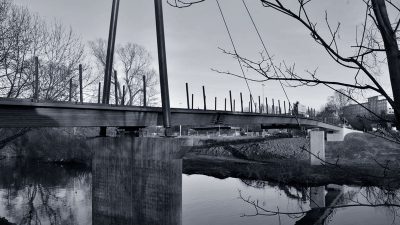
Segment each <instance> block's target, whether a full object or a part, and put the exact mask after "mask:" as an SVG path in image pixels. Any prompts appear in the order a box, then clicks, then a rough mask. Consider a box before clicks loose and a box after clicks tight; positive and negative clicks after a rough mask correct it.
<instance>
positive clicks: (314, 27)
mask: <svg viewBox="0 0 400 225" xmlns="http://www.w3.org/2000/svg"><path fill="white" fill-rule="evenodd" d="M204 1H205V0H197V1H196V0H192V1H183V0H167V2H168V3H169V4H170V5H172V6H175V7H179V8H183V7H188V6H191V5H193V4H196V3H200V2H204ZM260 2H261V3H262V5H263V6H264V7H266V8H269V9H272V10H275V11H277V12H279V13H282V14H284V15H286V16H288V17H290V18H292V19H294V20H295V21H298V22H299V24H300V25H301V26H302V27H304V28H305V29H306V30H307V31H309V32H310V34H311V35H310V36H311V38H312V39H313V40H314V41H315V42H316V44H318V45H320V46H321V47H322V48H323V49H325V51H326V53H327V54H328V56H330V57H331V58H332V59H333V60H334V61H336V62H337V63H338V64H339V65H341V66H344V67H346V68H349V69H353V70H354V74H355V75H354V83H346V82H342V81H338V80H324V79H320V78H319V77H317V71H316V70H314V71H308V72H307V73H306V74H299V73H297V72H296V70H295V67H294V65H288V64H286V63H285V62H283V63H276V62H274V60H273V59H272V58H271V55H270V54H268V51H265V52H264V54H266V56H265V55H264V54H261V59H259V60H251V59H248V58H245V57H243V56H241V55H240V54H238V53H237V52H236V51H235V52H233V53H232V52H226V51H224V52H225V53H227V54H229V55H231V56H233V57H235V58H237V59H239V61H240V63H241V64H242V65H244V66H245V67H247V68H249V69H250V70H252V71H254V72H256V73H258V74H261V75H262V76H263V77H264V79H259V80H258V79H257V80H253V81H258V82H264V81H267V80H278V81H283V82H290V84H292V85H293V86H299V85H307V86H314V85H319V84H323V85H326V86H328V87H329V88H331V89H334V90H337V87H339V88H340V87H342V88H343V87H344V88H353V89H358V90H371V91H374V92H377V93H378V94H380V95H382V96H384V97H385V98H386V99H387V101H388V102H389V104H390V105H391V106H392V107H393V109H394V111H395V118H396V125H397V127H398V128H399V129H400V60H399V58H400V50H399V38H398V36H397V35H398V33H399V32H400V17H399V14H400V6H399V5H398V2H393V1H391V0H361V2H362V3H363V4H364V8H360V14H361V13H362V15H364V22H363V24H362V25H361V26H360V27H358V28H356V29H357V36H356V37H355V40H356V42H355V44H353V45H351V46H349V47H350V50H351V49H352V52H353V53H354V54H351V55H345V52H349V51H344V50H343V49H340V47H341V46H342V45H341V44H339V30H340V27H341V23H340V22H338V23H337V24H336V25H334V26H333V25H332V24H331V22H330V21H329V19H328V12H327V11H325V21H324V22H325V27H326V29H327V31H328V32H327V33H328V35H327V36H326V35H324V32H322V31H321V26H320V25H319V23H317V22H315V21H312V19H311V16H310V10H309V8H308V6H309V5H310V4H311V2H314V1H312V0H297V1H296V4H295V6H289V5H291V4H289V3H288V2H282V1H280V0H260ZM243 3H244V5H245V6H246V3H245V0H243ZM387 7H390V9H388V8H387ZM248 13H249V16H250V17H251V13H250V11H248ZM390 14H391V15H390ZM251 19H252V18H251ZM252 22H254V20H253V19H252ZM253 25H254V27H255V29H256V30H257V31H258V29H257V26H256V25H255V23H253ZM259 37H260V39H261V41H262V38H261V36H259ZM264 50H267V49H266V48H265V45H264ZM378 64H380V65H384V66H387V67H388V69H389V77H390V80H391V87H392V93H393V98H392V97H391V96H390V93H388V92H387V91H386V90H385V88H384V87H383V86H382V85H381V84H380V83H379V82H378V80H377V78H376V73H377V72H379V71H377V69H376V68H379V67H378ZM218 72H221V71H218ZM222 73H225V74H229V75H233V76H238V77H242V78H245V77H244V76H243V75H242V74H235V73H231V72H229V71H224V72H222ZM361 77H365V78H367V80H368V82H364V83H362V82H361V81H360V80H361V79H360V78H361ZM293 82H294V83H293ZM350 97H351V96H350Z"/></svg>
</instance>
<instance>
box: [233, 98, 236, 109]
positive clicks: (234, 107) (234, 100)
mask: <svg viewBox="0 0 400 225" xmlns="http://www.w3.org/2000/svg"><path fill="white" fill-rule="evenodd" d="M233 111H234V112H235V111H236V99H233Z"/></svg>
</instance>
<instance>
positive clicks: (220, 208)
mask: <svg viewBox="0 0 400 225" xmlns="http://www.w3.org/2000/svg"><path fill="white" fill-rule="evenodd" d="M110 152H112V151H110ZM125 153H126V152H125ZM125 153H121V154H120V155H119V154H118V153H117V154H116V155H117V156H116V157H106V155H101V156H100V157H97V158H95V159H94V163H93V168H92V169H87V168H76V167H74V168H72V167H61V166H56V165H50V164H35V163H26V162H22V161H20V162H18V161H4V160H3V161H0V169H1V170H0V171H1V172H0V218H1V217H3V218H5V219H6V220H8V221H9V222H11V223H15V224H82V225H84V224H85V225H86V224H146V225H148V224H184V225H189V224H190V225H196V224H202V225H203V224H210V225H211V224H218V225H225V224H226V225H234V224H277V225H279V224H284V225H289V224H341V225H342V224H352V225H354V224H374V225H375V224H376V225H381V224H400V218H399V216H398V215H399V212H400V208H399V204H400V198H399V197H400V193H399V192H398V191H394V190H392V191H385V190H382V189H379V188H372V187H368V188H366V187H364V188H362V187H350V186H336V185H328V186H324V187H291V186H286V185H278V184H274V183H271V182H265V181H257V180H243V179H237V178H227V179H217V178H214V177H210V176H205V175H200V174H199V175H186V174H182V160H177V159H169V160H162V161H160V160H154V159H153V160H150V159H149V158H148V157H146V156H145V157H144V159H142V158H140V159H139V158H138V157H137V156H138V155H134V156H133V157H131V156H129V155H124V154H125ZM118 155H119V156H122V155H123V156H124V157H122V158H121V157H118ZM141 156H143V155H141ZM385 202H386V203H390V204H392V205H393V206H392V207H383V206H379V205H380V204H383V203H385ZM360 204H362V205H363V206H359V205H360ZM351 205H354V206H351ZM347 206H348V207H347ZM278 212H279V213H278ZM293 213H298V214H293ZM0 221H1V220H0ZM0 224H7V223H2V222H0Z"/></svg>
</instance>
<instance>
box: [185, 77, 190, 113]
mask: <svg viewBox="0 0 400 225" xmlns="http://www.w3.org/2000/svg"><path fill="white" fill-rule="evenodd" d="M186 103H187V108H188V109H190V100H189V84H188V83H186Z"/></svg>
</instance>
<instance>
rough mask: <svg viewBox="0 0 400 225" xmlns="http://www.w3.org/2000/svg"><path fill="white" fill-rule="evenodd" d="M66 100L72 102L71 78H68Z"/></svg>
mask: <svg viewBox="0 0 400 225" xmlns="http://www.w3.org/2000/svg"><path fill="white" fill-rule="evenodd" d="M68 101H69V102H72V78H70V79H69V95H68Z"/></svg>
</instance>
